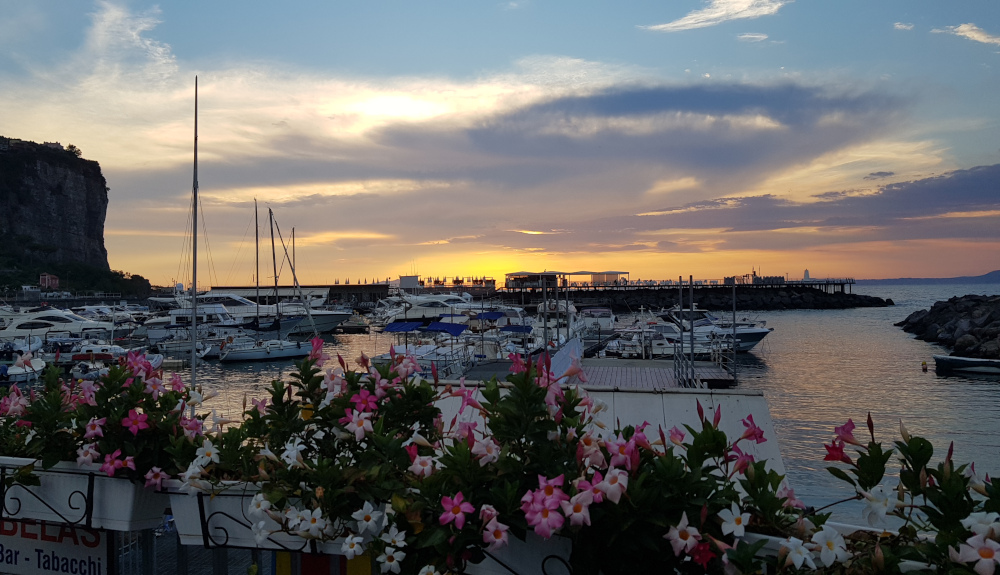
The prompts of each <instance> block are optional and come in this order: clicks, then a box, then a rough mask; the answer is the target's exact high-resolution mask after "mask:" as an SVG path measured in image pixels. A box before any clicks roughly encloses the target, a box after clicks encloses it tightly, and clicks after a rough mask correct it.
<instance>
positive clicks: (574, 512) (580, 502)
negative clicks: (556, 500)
mask: <svg viewBox="0 0 1000 575" xmlns="http://www.w3.org/2000/svg"><path fill="white" fill-rule="evenodd" d="M593 502H594V494H593V493H591V492H590V491H581V492H580V493H577V494H576V495H574V496H573V497H572V498H571V499H570V500H569V501H563V502H562V503H560V505H561V506H562V512H563V515H565V516H566V518H567V519H569V524H570V525H590V504H591V503H593Z"/></svg>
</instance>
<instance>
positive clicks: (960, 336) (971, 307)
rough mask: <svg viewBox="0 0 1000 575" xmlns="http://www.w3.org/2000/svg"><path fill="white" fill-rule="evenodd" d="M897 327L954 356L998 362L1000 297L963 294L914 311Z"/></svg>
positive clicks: (999, 347) (999, 352) (999, 351)
mask: <svg viewBox="0 0 1000 575" xmlns="http://www.w3.org/2000/svg"><path fill="white" fill-rule="evenodd" d="M896 325H898V326H900V327H902V328H903V331H906V332H908V333H913V334H916V337H917V339H922V340H924V341H929V342H934V343H939V344H941V345H943V346H945V347H947V348H950V349H952V350H953V352H954V353H953V355H959V356H963V357H980V358H987V359H1000V296H984V295H964V296H961V297H957V296H956V297H953V298H951V299H949V300H948V301H939V302H937V303H935V304H934V305H933V306H931V309H929V310H920V311H915V312H913V313H911V314H910V316H909V317H907V318H906V319H904V320H903V321H901V322H899V323H897V324H896Z"/></svg>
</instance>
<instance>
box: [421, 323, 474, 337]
mask: <svg viewBox="0 0 1000 575" xmlns="http://www.w3.org/2000/svg"><path fill="white" fill-rule="evenodd" d="M466 327H467V326H466V325H465V324H461V323H447V322H441V321H434V322H431V324H430V325H429V326H427V327H426V328H425V329H426V331H446V332H448V333H449V334H451V335H453V336H455V335H458V334H460V333H462V332H463V331H465V328H466Z"/></svg>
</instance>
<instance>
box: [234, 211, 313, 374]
mask: <svg viewBox="0 0 1000 575" xmlns="http://www.w3.org/2000/svg"><path fill="white" fill-rule="evenodd" d="M253 205H254V227H255V233H254V237H255V240H256V241H255V246H256V248H257V259H256V265H257V273H256V276H257V302H258V303H257V305H258V306H259V305H260V234H259V233H256V228H259V226H258V225H257V222H256V219H257V217H256V214H257V200H254V203H253ZM271 217H272V218H273V214H272V216H271ZM271 230H272V231H271V257H272V259H273V258H274V227H273V220H272V227H271ZM274 266H275V270H274V290H275V294H277V291H278V270H277V263H276V262H275V264H274ZM276 299H277V298H276ZM258 309H259V308H258ZM258 321H259V320H258ZM310 351H312V346H311V345H309V344H303V343H302V342H301V341H289V340H287V339H266V340H265V339H260V338H258V339H249V338H245V339H240V340H234V341H229V342H227V343H226V344H225V345H223V346H222V348H221V350H220V351H219V361H223V362H234V361H272V360H276V359H289V358H293V359H294V358H300V357H306V356H307V355H309V352H310Z"/></svg>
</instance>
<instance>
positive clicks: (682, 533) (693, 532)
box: [663, 511, 701, 557]
mask: <svg viewBox="0 0 1000 575" xmlns="http://www.w3.org/2000/svg"><path fill="white" fill-rule="evenodd" d="M663 538H664V539H666V540H668V541H670V546H671V547H673V548H674V556H676V557H680V554H681V552H682V551H686V552H690V551H691V550H692V549H694V547H695V545H697V544H698V540H700V539H701V535H700V534H699V533H698V530H697V529H695V528H694V527H690V526H688V516H687V512H686V511H685V512H684V513H682V514H681V522H680V523H678V524H677V526H675V527H671V528H670V531H668V532H667V534H666V535H664V536H663Z"/></svg>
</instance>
